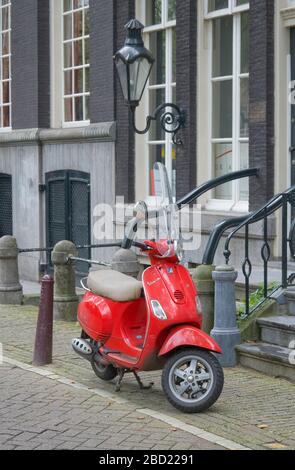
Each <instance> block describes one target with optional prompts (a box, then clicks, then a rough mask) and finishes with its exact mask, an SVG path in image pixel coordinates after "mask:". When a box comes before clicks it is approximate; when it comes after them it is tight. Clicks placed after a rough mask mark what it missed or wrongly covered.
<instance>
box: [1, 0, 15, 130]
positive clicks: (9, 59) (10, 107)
mask: <svg viewBox="0 0 295 470" xmlns="http://www.w3.org/2000/svg"><path fill="white" fill-rule="evenodd" d="M7 7H9V11H10V14H9V17H8V21H9V27H8V29H5V30H2V10H3V8H7ZM3 32H5V33H9V54H8V55H4V56H3V55H2V33H3ZM3 58H8V61H9V78H8V79H5V80H4V81H3V77H2V73H3V68H2V65H1V67H0V73H1V75H0V105H1V106H0V113H1V116H0V132H9V131H11V130H12V105H11V0H10V1H9V2H8V3H6V4H5V5H2V1H1V2H0V61H2V60H3ZM5 82H9V97H10V100H9V103H5V106H6V107H9V115H10V122H9V124H10V125H9V126H7V127H3V126H2V125H1V123H2V122H3V105H4V103H3V83H5Z"/></svg>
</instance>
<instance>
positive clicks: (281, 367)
mask: <svg viewBox="0 0 295 470" xmlns="http://www.w3.org/2000/svg"><path fill="white" fill-rule="evenodd" d="M237 353H238V358H239V362H240V364H241V365H242V366H244V367H248V368H250V369H255V370H257V371H259V372H262V373H264V374H266V375H270V376H272V377H282V378H285V379H288V380H291V381H292V382H295V365H292V363H291V361H292V358H293V362H294V350H292V349H289V348H283V347H281V346H277V345H273V344H268V343H247V344H242V345H240V346H238V347H237Z"/></svg>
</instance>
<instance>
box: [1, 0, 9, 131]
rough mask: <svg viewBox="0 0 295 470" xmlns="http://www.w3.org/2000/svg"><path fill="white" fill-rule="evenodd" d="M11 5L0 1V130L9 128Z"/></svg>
mask: <svg viewBox="0 0 295 470" xmlns="http://www.w3.org/2000/svg"><path fill="white" fill-rule="evenodd" d="M10 23H11V3H10V0H0V128H1V129H9V128H10V127H11V63H10V62H11V60H10V59H11V49H10V36H11V24H10Z"/></svg>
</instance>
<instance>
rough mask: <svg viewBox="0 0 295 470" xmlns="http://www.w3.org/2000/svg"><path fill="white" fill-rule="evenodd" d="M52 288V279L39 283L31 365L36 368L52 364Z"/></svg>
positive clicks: (46, 278) (47, 277)
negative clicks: (39, 293)
mask: <svg viewBox="0 0 295 470" xmlns="http://www.w3.org/2000/svg"><path fill="white" fill-rule="evenodd" d="M53 286H54V280H53V279H52V277H50V276H47V275H46V276H44V277H43V279H42V282H41V297H40V305H39V315H38V322H37V330H36V339H35V349H34V359H33V364H34V365H36V366H45V365H47V364H51V363H52V340H53Z"/></svg>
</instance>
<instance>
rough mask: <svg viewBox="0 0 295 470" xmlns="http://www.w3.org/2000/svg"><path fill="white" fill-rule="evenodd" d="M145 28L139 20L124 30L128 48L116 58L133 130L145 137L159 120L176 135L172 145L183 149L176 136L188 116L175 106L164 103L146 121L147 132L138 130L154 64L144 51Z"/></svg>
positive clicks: (133, 21) (149, 54) (163, 127)
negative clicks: (138, 114)
mask: <svg viewBox="0 0 295 470" xmlns="http://www.w3.org/2000/svg"><path fill="white" fill-rule="evenodd" d="M143 28H144V26H143V25H142V24H141V23H140V22H139V21H138V20H135V19H134V20H130V21H129V22H128V23H127V24H126V26H125V29H126V30H127V37H126V40H125V44H124V46H123V47H122V49H120V50H119V51H118V52H116V54H115V56H114V61H115V65H116V69H117V72H118V76H119V80H120V84H121V88H122V92H123V96H124V99H125V102H126V104H127V106H129V108H130V111H131V113H132V124H133V128H134V130H135V132H136V133H137V134H146V133H147V132H148V131H149V129H150V127H151V123H152V121H156V120H157V119H158V118H159V119H160V124H161V127H162V129H164V131H165V132H168V133H170V134H172V135H173V137H172V140H173V143H174V144H176V145H181V144H182V142H181V140H180V139H179V138H177V133H178V131H179V129H180V128H182V127H183V126H184V124H185V116H184V112H183V111H182V110H181V109H180V108H179V107H178V106H177V105H175V104H173V103H163V104H161V105H160V106H158V107H157V108H156V109H155V111H154V113H153V114H152V115H150V116H148V117H147V119H146V127H145V129H143V130H139V129H137V128H136V124H135V111H136V108H137V106H138V105H139V103H140V100H141V98H142V95H143V92H144V89H145V87H146V84H147V81H148V79H149V76H150V74H151V70H152V67H153V65H154V62H155V59H154V57H153V56H152V54H151V52H150V51H149V50H148V49H146V48H145V47H144V42H143V39H142V30H143Z"/></svg>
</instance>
